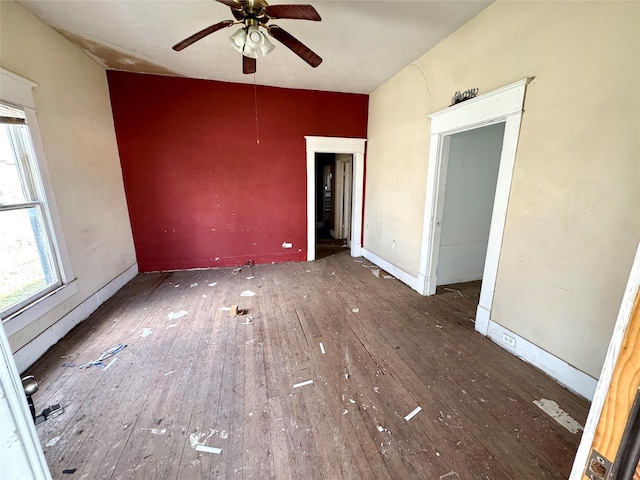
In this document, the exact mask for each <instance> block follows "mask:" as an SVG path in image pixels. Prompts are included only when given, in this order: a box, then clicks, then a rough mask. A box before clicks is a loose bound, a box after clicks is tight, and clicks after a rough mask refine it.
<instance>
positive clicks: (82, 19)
mask: <svg viewBox="0 0 640 480" xmlns="http://www.w3.org/2000/svg"><path fill="white" fill-rule="evenodd" d="M18 3H20V4H21V5H22V6H24V7H25V8H27V9H28V10H30V11H31V12H32V13H34V14H35V15H37V16H38V17H40V18H42V19H43V20H44V21H45V22H46V23H48V24H49V25H51V26H52V27H54V28H56V29H57V30H59V31H60V32H62V33H63V34H64V35H65V36H67V37H68V38H69V39H70V40H71V41H73V42H74V43H76V44H77V45H79V46H80V47H81V48H83V49H84V50H85V51H88V52H89V53H90V54H91V55H93V56H94V58H95V59H96V60H98V61H99V62H100V63H101V64H103V65H104V66H106V67H108V68H113V69H118V70H127V71H133V72H145V73H158V74H165V75H180V76H185V77H192V78H203V79H212V80H222V81H227V82H238V83H254V77H253V75H244V74H243V73H242V58H241V55H240V53H238V52H236V51H235V50H234V49H233V48H232V47H231V45H230V43H229V40H228V37H229V36H230V35H231V34H232V33H233V32H234V31H235V30H237V29H238V28H239V27H238V26H235V25H234V26H232V27H230V28H227V29H223V30H221V31H218V32H216V33H214V34H212V35H210V36H208V37H206V38H204V39H202V40H200V41H198V42H196V43H194V44H193V45H191V46H190V47H187V48H186V49H184V50H183V51H181V52H175V51H173V50H172V49H171V47H172V46H173V45H174V44H176V43H177V42H179V41H180V40H183V39H184V38H186V37H188V36H189V35H191V34H193V33H195V32H196V31H199V30H202V29H203V28H205V27H207V26H209V25H212V24H214V23H217V22H219V21H221V20H226V19H233V16H232V15H231V12H230V9H229V7H227V6H225V5H223V4H221V3H218V2H215V1H214V0H195V1H194V0H164V1H158V0H135V1H133V0H131V1H130V0H18ZM271 3H272V4H293V3H310V4H312V5H313V6H314V7H315V8H316V10H317V11H318V13H319V14H320V16H321V17H322V21H321V22H310V21H305V20H271V21H270V22H269V24H276V25H279V26H280V27H282V28H284V29H285V30H287V31H288V32H289V33H291V34H292V35H293V36H294V37H296V38H297V39H298V40H300V41H301V42H303V43H304V44H305V45H307V46H308V47H309V48H311V49H312V50H313V51H315V52H316V53H317V54H318V55H320V56H321V57H322V58H323V60H324V61H323V63H322V64H321V65H320V66H319V67H317V68H311V67H310V66H309V65H307V64H306V63H305V62H304V61H302V60H301V59H300V58H298V57H297V56H296V55H295V54H294V53H293V52H291V51H290V50H289V49H288V48H286V47H285V46H284V45H282V44H280V43H278V42H277V41H276V40H275V39H273V43H274V44H275V45H276V48H275V50H273V52H271V53H270V54H269V55H268V56H267V57H265V58H260V59H258V65H257V73H256V74H255V82H256V83H257V84H260V85H273V86H279V87H287V88H303V89H313V90H326V91H335V92H350V93H365V94H368V93H371V92H372V91H373V90H375V89H376V88H377V87H378V86H379V85H381V84H382V83H384V82H385V81H386V80H388V79H389V78H391V77H392V76H393V75H395V74H396V73H398V72H399V71H400V70H402V69H403V68H404V67H406V66H407V65H409V64H410V63H411V62H412V61H414V60H415V59H417V58H418V57H420V56H421V55H422V54H424V53H425V52H427V51H428V50H429V49H430V48H431V47H433V46H434V45H436V44H437V43H438V42H440V41H441V40H442V39H444V38H446V37H447V36H448V35H449V34H450V33H452V32H453V31H455V30H456V29H458V28H459V27H460V26H462V25H463V24H465V23H466V22H467V21H469V20H470V19H471V18H472V17H474V16H475V15H477V14H478V13H479V12H480V11H481V10H483V9H484V8H486V7H487V6H488V5H489V4H490V3H491V1H431V0H413V1H401V0H387V1H380V0H366V1H364V0H355V1H341V0H282V1H275V0H274V1H273V2H271Z"/></svg>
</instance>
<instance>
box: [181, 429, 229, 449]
mask: <svg viewBox="0 0 640 480" xmlns="http://www.w3.org/2000/svg"><path fill="white" fill-rule="evenodd" d="M216 433H218V430H215V429H213V428H210V429H209V435H207V436H206V437H205V439H204V440H200V439H201V438H202V437H204V436H205V435H206V433H198V432H195V433H192V434H191V435H189V442H190V443H191V448H193V449H194V450H197V451H198V452H206V453H216V454H220V453H222V449H221V448H217V447H207V446H206V445H205V443H207V440H209V439H210V438H211V437H213V436H214V435H215V434H216Z"/></svg>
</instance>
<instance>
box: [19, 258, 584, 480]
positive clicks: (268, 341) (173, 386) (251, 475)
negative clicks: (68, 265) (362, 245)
mask: <svg viewBox="0 0 640 480" xmlns="http://www.w3.org/2000/svg"><path fill="white" fill-rule="evenodd" d="M377 270H378V269H377V267H373V266H371V265H370V264H369V262H368V261H364V260H362V259H353V258H351V257H349V255H348V252H340V253H339V254H336V255H333V256H328V257H326V258H323V259H321V260H318V261H316V262H310V263H291V264H280V265H258V266H253V267H249V266H244V267H242V269H241V271H234V270H233V269H214V270H196V271H185V272H170V273H158V274H144V275H139V276H138V277H136V278H135V279H134V280H133V281H132V282H130V283H129V284H128V285H127V286H125V288H123V289H122V290H121V291H120V292H118V293H117V294H116V295H115V296H114V297H113V298H112V299H110V300H109V301H108V302H107V303H105V304H104V305H103V306H101V307H100V308H99V309H98V310H97V311H96V312H95V313H94V314H93V315H92V316H91V317H90V318H89V319H88V320H87V321H85V322H83V323H82V324H81V325H79V326H78V327H76V328H75V329H74V330H73V331H72V332H70V334H69V335H68V336H67V337H65V338H64V339H63V340H62V341H61V342H59V343H58V344H57V345H55V346H54V347H52V349H51V350H50V351H49V352H47V354H45V356H44V357H43V358H42V359H41V360H39V361H38V362H37V363H36V364H35V365H34V366H33V367H32V368H31V369H29V372H28V373H33V374H35V375H36V377H37V378H38V380H39V381H40V383H41V390H40V391H39V392H38V393H37V394H36V396H35V401H36V406H37V407H39V408H38V409H41V408H42V407H43V406H46V405H47V404H50V403H57V402H62V403H64V404H65V405H66V406H67V409H66V412H65V413H64V414H63V415H61V416H60V417H57V418H55V419H52V420H50V421H48V422H46V423H44V424H42V425H40V426H38V427H37V430H38V432H39V434H40V436H41V440H42V443H43V446H44V449H45V456H46V458H47V461H48V462H49V464H50V466H51V469H52V472H53V477H54V478H55V479H61V478H63V477H67V476H66V475H62V473H61V472H62V470H63V469H66V468H77V469H78V470H77V472H76V474H75V475H76V477H77V478H80V479H93V478H105V479H112V480H119V479H128V478H132V479H138V478H140V479H160V478H161V479H176V480H178V479H183V478H188V479H218V478H220V479H222V478H225V479H227V478H228V479H232V478H237V479H289V478H290V479H299V478H306V479H315V478H318V479H321V478H322V479H354V480H355V479H367V480H368V479H391V478H394V479H395V478H402V479H405V478H407V479H409V478H427V479H435V480H438V479H440V478H441V477H444V478H446V479H447V480H450V479H455V478H456V477H457V478H459V479H473V480H475V479H487V478H489V479H490V480H509V479H512V480H528V479H538V478H546V479H561V478H566V474H567V472H568V471H569V469H570V466H571V460H572V458H573V455H574V452H575V449H576V447H577V444H578V441H579V435H575V434H572V433H570V432H568V431H567V430H565V429H563V427H561V426H560V425H559V424H557V423H556V422H555V421H553V420H552V419H551V418H550V417H548V416H547V415H546V414H545V413H544V412H542V411H541V410H540V409H538V408H537V407H536V406H535V405H534V404H533V400H536V399H540V398H548V399H552V400H554V401H556V402H557V403H558V404H559V405H560V406H561V407H562V408H563V409H565V410H566V411H567V412H569V413H570V414H571V415H572V416H573V417H574V418H575V419H576V420H577V421H578V422H583V421H584V419H585V418H586V414H587V411H588V406H589V405H588V402H586V401H585V400H583V399H581V398H579V397H577V396H575V395H574V394H572V393H571V392H569V391H567V390H565V389H563V388H562V387H561V386H559V385H558V384H557V383H555V382H553V381H552V380H551V379H549V378H548V377H547V376H545V375H544V374H542V373H541V372H539V371H538V370H536V369H535V368H533V367H531V366H530V365H527V364H525V363H524V362H522V361H521V360H519V359H517V358H516V357H513V356H512V355H510V354H509V353H508V352H506V351H504V350H502V349H501V348H499V347H498V346H497V345H495V344H493V343H492V342H490V341H488V340H487V339H486V338H484V337H481V336H480V335H478V334H477V333H475V331H474V330H473V322H472V321H471V320H472V319H473V318H474V316H475V308H476V306H477V301H478V295H479V291H480V284H479V282H470V283H468V284H460V285H452V286H445V287H439V288H438V292H437V294H436V295H435V296H432V297H428V298H425V297H421V296H419V295H417V294H416V293H415V292H413V291H411V290H410V289H409V288H407V287H406V286H405V285H403V284H401V283H400V282H399V281H398V280H396V279H393V278H389V277H388V276H386V275H385V273H384V272H383V271H380V272H377ZM372 272H374V273H376V275H374V274H372ZM243 292H247V293H244V294H243ZM248 292H253V293H254V294H255V295H251V293H248ZM241 294H242V295H241ZM231 305H238V306H239V308H240V309H242V310H245V313H244V314H243V315H240V316H237V317H231V316H229V311H228V310H223V309H222V308H228V307H230V306H231ZM183 312H186V313H183ZM249 319H250V320H249ZM118 343H126V344H127V345H128V346H127V347H126V348H125V349H124V350H123V351H122V352H120V353H119V354H118V355H117V356H116V357H117V361H116V362H115V363H113V364H112V366H110V367H109V368H108V369H107V370H106V371H105V370H103V369H99V368H96V367H93V368H91V369H88V370H80V369H78V368H77V365H79V364H80V363H84V362H86V361H89V360H93V359H95V358H97V356H99V355H100V354H101V353H102V352H103V351H104V350H106V349H107V348H110V347H113V346H115V345H117V344H118ZM320 344H322V347H321V346H320ZM65 363H67V364H75V365H76V368H70V367H65V366H62V365H63V364H65ZM309 380H312V381H313V383H309V384H306V385H303V386H299V387H295V388H294V385H295V384H298V383H301V382H305V381H309ZM417 406H420V407H421V408H422V411H420V412H419V413H418V414H417V415H416V416H414V417H413V418H411V419H410V420H409V421H407V420H405V418H404V417H405V416H406V415H407V414H408V413H409V412H411V411H412V410H413V409H414V408H416V407H417ZM47 444H49V445H47ZM199 445H200V446H203V447H208V448H209V449H211V448H212V447H213V448H219V449H220V450H219V451H218V450H214V451H211V450H209V451H199V450H197V449H196V447H198V446H199ZM205 450H206V448H205ZM447 474H450V475H449V476H448V477H447V476H446V475H447Z"/></svg>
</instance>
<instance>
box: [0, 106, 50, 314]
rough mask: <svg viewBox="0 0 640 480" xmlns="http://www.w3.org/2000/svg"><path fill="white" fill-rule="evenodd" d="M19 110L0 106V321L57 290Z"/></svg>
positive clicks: (43, 209)
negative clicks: (0, 318)
mask: <svg viewBox="0 0 640 480" xmlns="http://www.w3.org/2000/svg"><path fill="white" fill-rule="evenodd" d="M48 224H49V222H48V214H47V210H46V199H45V198H44V192H43V188H42V182H41V180H40V175H39V173H38V168H37V163H36V162H35V155H34V152H33V146H32V142H31V136H30V134H29V127H28V126H27V124H26V119H25V114H24V111H22V110H19V109H17V108H13V107H10V106H8V105H4V104H0V252H2V254H1V255H0V316H2V317H3V318H4V317H6V316H8V315H10V314H11V313H13V312H15V311H17V310H19V309H20V308H21V307H23V306H24V305H26V304H28V303H30V302H32V301H33V300H34V299H35V298H38V297H40V296H42V295H44V294H46V293H48V292H50V291H52V290H54V289H55V288H57V287H59V286H60V285H61V279H60V273H59V268H58V262H57V261H56V258H55V255H54V252H55V249H54V245H53V243H52V241H51V240H52V237H51V232H50V229H49V227H48Z"/></svg>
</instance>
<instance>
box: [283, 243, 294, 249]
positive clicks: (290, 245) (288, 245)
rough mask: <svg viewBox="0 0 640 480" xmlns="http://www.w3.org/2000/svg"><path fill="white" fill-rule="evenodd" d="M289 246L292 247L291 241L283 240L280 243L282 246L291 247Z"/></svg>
mask: <svg viewBox="0 0 640 480" xmlns="http://www.w3.org/2000/svg"><path fill="white" fill-rule="evenodd" d="M291 247H293V243H291V242H284V243H283V244H282V248H291Z"/></svg>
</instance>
